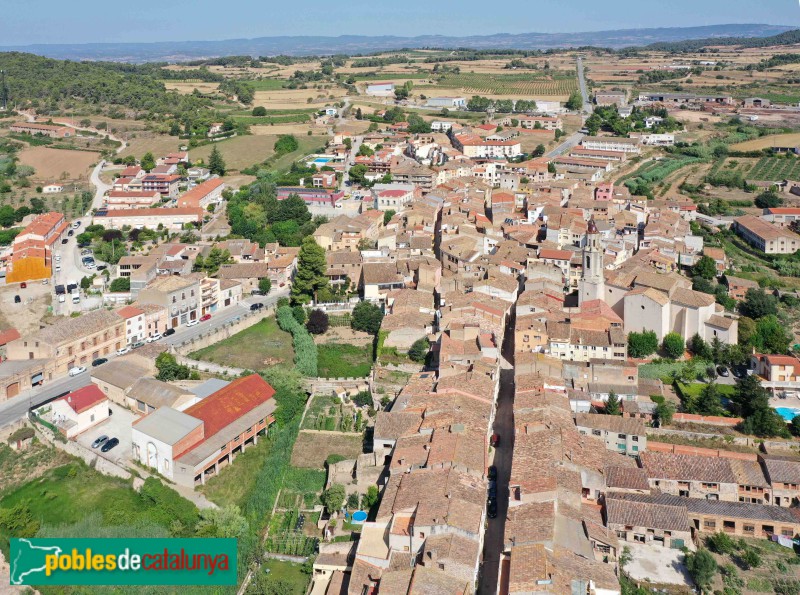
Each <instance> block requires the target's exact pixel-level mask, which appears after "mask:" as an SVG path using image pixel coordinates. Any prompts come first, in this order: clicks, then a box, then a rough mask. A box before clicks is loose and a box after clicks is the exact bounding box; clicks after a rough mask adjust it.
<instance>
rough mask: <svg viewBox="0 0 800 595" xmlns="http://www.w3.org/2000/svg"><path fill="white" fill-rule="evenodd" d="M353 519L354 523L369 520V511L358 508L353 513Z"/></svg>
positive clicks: (358, 523) (357, 523)
mask: <svg viewBox="0 0 800 595" xmlns="http://www.w3.org/2000/svg"><path fill="white" fill-rule="evenodd" d="M352 519H353V520H352V521H351V522H352V523H353V524H354V525H360V524H361V523H363V522H364V521H366V520H367V513H366V512H365V511H363V510H356V511H355V512H354V513H353V517H352Z"/></svg>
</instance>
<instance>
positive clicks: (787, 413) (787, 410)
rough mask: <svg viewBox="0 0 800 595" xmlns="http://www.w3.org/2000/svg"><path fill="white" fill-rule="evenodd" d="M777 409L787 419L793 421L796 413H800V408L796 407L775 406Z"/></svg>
mask: <svg viewBox="0 0 800 595" xmlns="http://www.w3.org/2000/svg"><path fill="white" fill-rule="evenodd" d="M775 411H777V412H778V415H780V416H781V417H782V418H783V419H785V420H786V421H792V419H794V417H795V416H796V415H800V409H796V408H794V407H775Z"/></svg>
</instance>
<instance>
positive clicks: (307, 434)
mask: <svg viewBox="0 0 800 595" xmlns="http://www.w3.org/2000/svg"><path fill="white" fill-rule="evenodd" d="M361 441H362V439H361V436H360V435H353V434H339V433H334V432H325V433H324V434H322V433H318V432H313V431H308V430H303V431H301V432H300V434H299V435H298V436H297V441H296V442H295V443H294V450H293V451H292V465H293V466H295V467H307V468H312V469H322V468H323V467H324V466H325V460H326V459H327V458H328V457H329V456H330V455H340V456H342V457H344V458H346V459H354V458H356V457H357V456H358V455H360V454H361V452H362V448H361Z"/></svg>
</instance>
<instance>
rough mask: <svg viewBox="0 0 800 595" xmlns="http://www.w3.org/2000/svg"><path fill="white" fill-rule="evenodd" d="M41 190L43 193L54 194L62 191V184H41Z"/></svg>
mask: <svg viewBox="0 0 800 595" xmlns="http://www.w3.org/2000/svg"><path fill="white" fill-rule="evenodd" d="M42 192H43V193H44V194H56V193H57V192H64V186H62V185H61V184H48V185H47V186H42Z"/></svg>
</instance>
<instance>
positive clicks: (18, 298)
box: [14, 295, 22, 304]
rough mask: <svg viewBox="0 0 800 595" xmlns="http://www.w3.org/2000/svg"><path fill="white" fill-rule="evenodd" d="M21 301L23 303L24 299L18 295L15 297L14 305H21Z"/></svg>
mask: <svg viewBox="0 0 800 595" xmlns="http://www.w3.org/2000/svg"><path fill="white" fill-rule="evenodd" d="M21 301H22V298H21V297H19V296H18V295H15V296H14V303H15V304H19V303H20V302H21Z"/></svg>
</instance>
